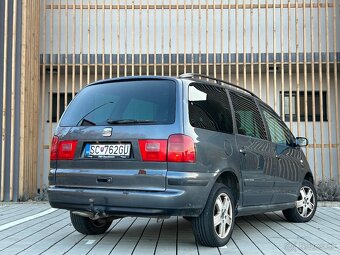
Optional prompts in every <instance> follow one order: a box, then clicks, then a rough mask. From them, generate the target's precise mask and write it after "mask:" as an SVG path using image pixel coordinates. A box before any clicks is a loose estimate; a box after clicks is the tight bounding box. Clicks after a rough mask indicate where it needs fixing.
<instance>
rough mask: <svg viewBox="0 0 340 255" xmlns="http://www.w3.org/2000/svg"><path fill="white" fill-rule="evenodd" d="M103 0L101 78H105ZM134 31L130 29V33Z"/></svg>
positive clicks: (103, 14)
mask: <svg viewBox="0 0 340 255" xmlns="http://www.w3.org/2000/svg"><path fill="white" fill-rule="evenodd" d="M104 7H105V1H103V3H102V12H103V13H102V80H104V79H105V34H106V33H105V8H104ZM133 33H134V31H132V34H133Z"/></svg>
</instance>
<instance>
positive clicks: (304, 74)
mask: <svg viewBox="0 0 340 255" xmlns="http://www.w3.org/2000/svg"><path fill="white" fill-rule="evenodd" d="M306 48H307V32H306V0H303V77H304V113H305V137H308V133H309V132H308V93H307V91H308V87H307V82H308V80H307V49H306ZM308 152H309V151H308V147H306V157H307V159H308Z"/></svg>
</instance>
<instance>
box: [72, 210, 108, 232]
mask: <svg viewBox="0 0 340 255" xmlns="http://www.w3.org/2000/svg"><path fill="white" fill-rule="evenodd" d="M70 218H71V222H72V225H73V227H74V228H75V229H76V230H77V231H78V232H79V233H82V234H84V235H99V234H103V233H105V232H106V230H108V228H109V227H110V226H111V223H112V219H110V218H103V219H98V220H91V219H90V218H88V217H83V216H80V215H76V214H73V213H72V212H70Z"/></svg>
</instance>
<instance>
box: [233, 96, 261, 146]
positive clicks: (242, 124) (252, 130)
mask: <svg viewBox="0 0 340 255" xmlns="http://www.w3.org/2000/svg"><path fill="white" fill-rule="evenodd" d="M230 97H231V101H232V103H233V107H234V111H235V119H236V126H237V131H238V133H239V134H240V135H246V136H251V137H255V138H260V139H267V135H266V130H265V128H264V124H263V121H262V118H261V114H260V112H259V110H258V108H257V105H256V103H255V101H254V100H253V99H252V98H249V97H247V96H243V95H239V94H238V93H235V92H233V91H230Z"/></svg>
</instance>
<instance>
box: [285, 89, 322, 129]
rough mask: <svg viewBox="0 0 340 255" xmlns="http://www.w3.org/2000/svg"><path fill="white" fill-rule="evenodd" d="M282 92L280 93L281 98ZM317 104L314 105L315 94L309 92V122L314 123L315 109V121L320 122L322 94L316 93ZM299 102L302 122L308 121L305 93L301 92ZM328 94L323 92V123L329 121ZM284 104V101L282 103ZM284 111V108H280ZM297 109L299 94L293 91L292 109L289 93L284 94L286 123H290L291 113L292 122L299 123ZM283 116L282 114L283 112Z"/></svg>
mask: <svg viewBox="0 0 340 255" xmlns="http://www.w3.org/2000/svg"><path fill="white" fill-rule="evenodd" d="M281 95H282V92H280V98H281ZM314 97H315V104H314V105H313V92H312V91H307V108H308V110H307V111H308V112H307V118H308V121H313V109H315V121H320V120H321V118H320V116H321V113H320V109H321V108H320V92H319V91H315V92H314ZM299 101H300V105H299V107H300V121H305V120H306V114H305V92H304V91H300V93H299ZM327 103H328V102H327V92H326V91H323V92H322V111H323V121H328V119H327ZM281 104H282V101H281ZM280 109H281V110H282V107H280ZM297 109H298V100H297V92H296V91H292V107H291V109H290V96H289V91H285V92H284V117H285V118H284V119H285V121H286V122H288V121H290V112H291V113H292V121H297ZM281 116H282V112H281Z"/></svg>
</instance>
